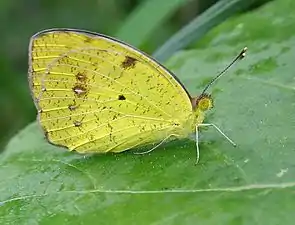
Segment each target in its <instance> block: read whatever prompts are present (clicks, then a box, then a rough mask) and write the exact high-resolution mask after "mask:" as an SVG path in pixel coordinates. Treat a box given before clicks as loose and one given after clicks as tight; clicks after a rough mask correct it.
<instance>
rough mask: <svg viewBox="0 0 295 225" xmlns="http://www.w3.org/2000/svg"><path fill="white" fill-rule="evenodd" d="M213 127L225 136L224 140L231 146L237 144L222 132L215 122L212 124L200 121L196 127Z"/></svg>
mask: <svg viewBox="0 0 295 225" xmlns="http://www.w3.org/2000/svg"><path fill="white" fill-rule="evenodd" d="M209 126H211V127H214V128H215V129H216V130H217V131H218V132H219V133H220V134H221V135H222V136H223V137H225V138H226V140H228V141H229V142H230V143H231V144H232V145H233V146H235V147H236V146H237V145H236V143H235V142H233V141H232V140H231V139H230V138H229V137H228V136H227V135H226V134H225V133H223V132H222V131H221V130H220V128H218V127H217V126H216V125H215V124H212V123H202V124H199V125H198V127H209Z"/></svg>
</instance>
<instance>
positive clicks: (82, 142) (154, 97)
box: [29, 29, 192, 152]
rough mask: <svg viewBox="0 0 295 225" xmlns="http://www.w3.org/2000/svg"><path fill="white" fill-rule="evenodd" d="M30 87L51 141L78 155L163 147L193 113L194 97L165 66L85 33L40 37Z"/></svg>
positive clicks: (32, 54) (32, 51)
mask: <svg viewBox="0 0 295 225" xmlns="http://www.w3.org/2000/svg"><path fill="white" fill-rule="evenodd" d="M29 83H30V87H31V92H32V96H33V99H34V101H35V105H36V107H37V109H38V118H39V123H40V124H41V126H42V128H43V129H44V132H45V134H46V137H47V139H48V141H49V142H50V143H52V144H55V145H61V146H65V147H67V148H69V149H70V150H77V151H79V152H108V151H112V152H121V151H124V150H127V149H130V148H133V147H135V146H138V145H141V144H145V143H154V142H157V141H160V140H162V139H164V138H165V137H167V136H168V135H169V134H171V133H173V130H175V129H178V127H181V126H182V125H183V124H182V121H184V120H185V119H186V118H187V117H188V115H190V114H191V111H192V106H191V102H190V96H189V94H188V93H187V92H186V90H185V89H184V88H183V87H182V85H181V84H180V83H179V82H178V81H177V80H176V78H175V77H173V75H172V74H171V73H170V72H169V71H168V70H167V69H165V68H164V67H163V66H162V65H160V64H159V63H157V62H156V61H155V60H153V59H151V58H150V57H148V56H147V55H145V54H144V53H142V52H140V51H139V50H136V49H134V48H133V47H131V46H129V45H127V44H125V43H123V42H120V41H118V40H115V39H113V38H110V37H107V36H104V35H101V34H96V33H91V32H86V31H80V30H69V29H54V30H46V31H42V32H40V33H37V34H36V35H34V36H33V37H32V38H31V41H30V46H29Z"/></svg>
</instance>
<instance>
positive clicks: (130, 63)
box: [121, 55, 137, 69]
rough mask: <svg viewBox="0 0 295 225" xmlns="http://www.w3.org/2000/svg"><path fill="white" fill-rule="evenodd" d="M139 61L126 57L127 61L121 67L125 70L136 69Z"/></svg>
mask: <svg viewBox="0 0 295 225" xmlns="http://www.w3.org/2000/svg"><path fill="white" fill-rule="evenodd" d="M136 61H137V59H135V58H133V57H131V56H128V55H126V56H125V60H124V61H123V62H122V64H121V67H122V68H124V69H129V68H134V67H135V64H136Z"/></svg>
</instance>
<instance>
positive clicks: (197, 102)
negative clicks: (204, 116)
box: [192, 93, 213, 112]
mask: <svg viewBox="0 0 295 225" xmlns="http://www.w3.org/2000/svg"><path fill="white" fill-rule="evenodd" d="M192 105H193V109H194V110H195V111H201V112H205V111H207V110H209V109H211V108H212V107H213V99H212V97H211V95H210V94H207V93H203V94H201V95H199V96H198V97H196V98H192Z"/></svg>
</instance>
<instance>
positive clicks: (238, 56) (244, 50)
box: [201, 47, 248, 95]
mask: <svg viewBox="0 0 295 225" xmlns="http://www.w3.org/2000/svg"><path fill="white" fill-rule="evenodd" d="M247 49H248V48H247V47H245V48H243V49H242V51H241V52H240V53H239V54H238V55H237V56H236V57H235V58H234V59H233V61H232V62H231V63H230V64H228V66H227V67H225V68H224V69H223V70H222V71H221V72H220V73H219V74H218V75H217V76H216V77H214V78H213V79H212V80H211V81H210V82H209V84H207V86H206V87H205V88H204V90H203V91H202V94H201V95H203V94H204V93H205V92H206V91H207V90H208V88H209V87H211V85H212V84H214V83H215V82H216V81H217V80H218V79H219V78H220V77H221V76H222V75H223V74H224V73H225V72H226V71H227V70H228V69H229V68H230V67H232V65H234V64H235V63H236V62H237V61H238V60H240V59H243V58H244V57H245V56H246V51H247Z"/></svg>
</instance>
